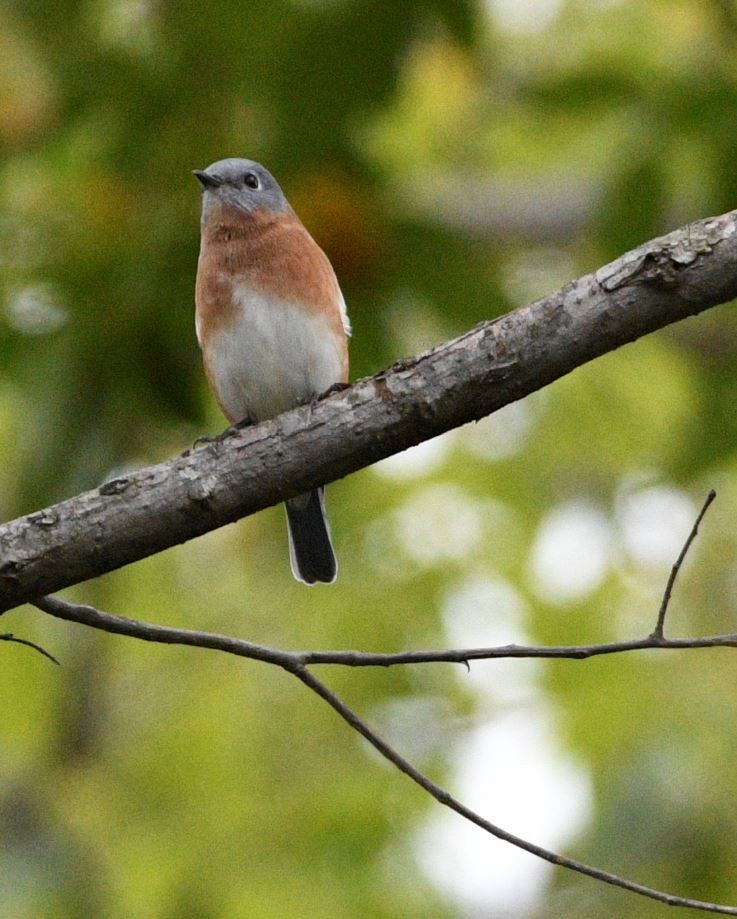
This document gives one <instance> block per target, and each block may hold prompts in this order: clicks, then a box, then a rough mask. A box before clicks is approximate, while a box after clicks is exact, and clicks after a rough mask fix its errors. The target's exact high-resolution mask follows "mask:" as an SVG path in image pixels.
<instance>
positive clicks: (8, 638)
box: [0, 632, 61, 667]
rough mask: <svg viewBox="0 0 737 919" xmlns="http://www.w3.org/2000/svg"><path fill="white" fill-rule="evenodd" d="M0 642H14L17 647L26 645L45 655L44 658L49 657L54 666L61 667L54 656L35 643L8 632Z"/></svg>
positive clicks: (0, 638)
mask: <svg viewBox="0 0 737 919" xmlns="http://www.w3.org/2000/svg"><path fill="white" fill-rule="evenodd" d="M0 641H12V642H13V643H14V644H16V645H25V646H26V647H27V648H33V650H34V651H38V653H39V654H43V656H44V657H47V658H48V659H49V660H50V661H51V662H52V663H53V664H56V665H57V667H60V666H61V664H60V663H59V661H58V660H57V659H56V658H55V657H54V655H53V654H49V652H48V651H46V650H45V649H44V648H42V647H41V645H37V644H36V643H35V642H34V641H29V640H28V639H27V638H17V637H16V636H15V635H12V634H11V633H10V632H8V633H6V634H4V635H0Z"/></svg>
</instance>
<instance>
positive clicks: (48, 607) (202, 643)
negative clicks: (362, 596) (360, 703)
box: [33, 597, 737, 667]
mask: <svg viewBox="0 0 737 919" xmlns="http://www.w3.org/2000/svg"><path fill="white" fill-rule="evenodd" d="M33 605H34V606H36V607H37V608H38V609H40V610H42V611H43V612H45V613H48V614H49V615H51V616H54V617H56V618H57V619H65V620H66V621H68V622H78V623H80V624H81V625H86V626H89V627H91V628H93V629H100V630H101V631H103V632H112V633H114V634H117V635H127V636H129V637H130V638H138V639H141V640H142V641H150V642H157V643H159V644H167V645H188V646H190V647H195V648H207V649H210V650H212V651H223V652H224V653H226V654H234V655H236V656H237V657H245V658H248V659H250V660H257V661H264V662H265V663H267V664H277V665H278V666H280V667H295V666H307V665H310V666H311V665H313V664H334V665H337V666H343V667H394V666H399V665H407V664H443V663H445V664H464V665H465V664H468V662H469V661H481V660H498V659H500V658H510V657H513V658H527V657H535V658H552V659H558V660H561V659H562V660H587V659H588V658H590V657H599V656H602V655H607V654H622V653H625V652H627V651H646V650H658V651H667V650H671V651H677V650H684V649H688V648H737V633H729V634H725V635H706V636H702V637H700V638H658V637H657V636H655V635H648V636H647V637H645V638H634V639H631V640H629V641H613V642H607V643H605V644H599V645H596V644H594V645H547V646H546V645H499V646H496V647H491V648H455V649H453V648H451V649H448V650H441V651H435V650H429V651H422V650H419V651H400V652H397V653H395V654H378V653H373V652H370V651H284V650H282V649H280V648H272V647H269V646H268V645H259V644H255V643H254V642H251V641H245V640H244V639H242V638H233V637H231V636H230V635H221V634H218V633H217V632H202V631H198V630H195V629H177V628H172V627H171V626H165V625H153V624H152V623H150V622H142V621H140V620H137V619H126V618H125V617H124V616H116V615H114V614H112V613H107V612H103V611H102V610H98V609H95V608H94V607H92V606H85V605H82V604H79V603H70V602H69V601H68V600H62V599H61V598H60V597H40V598H38V599H37V600H36V601H35V602H34V603H33Z"/></svg>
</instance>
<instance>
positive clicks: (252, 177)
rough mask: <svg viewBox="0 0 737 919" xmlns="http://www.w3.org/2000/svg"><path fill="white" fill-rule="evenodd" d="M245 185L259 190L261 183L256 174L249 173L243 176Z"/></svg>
mask: <svg viewBox="0 0 737 919" xmlns="http://www.w3.org/2000/svg"><path fill="white" fill-rule="evenodd" d="M243 184H244V185H247V186H248V187H249V188H258V187H259V185H260V182H259V180H258V176H257V175H256V173H255V172H247V173H246V174H245V175H244V176H243Z"/></svg>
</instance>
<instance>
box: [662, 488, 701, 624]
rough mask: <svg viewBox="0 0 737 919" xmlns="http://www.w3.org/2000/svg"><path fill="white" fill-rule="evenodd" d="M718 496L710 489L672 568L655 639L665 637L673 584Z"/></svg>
mask: <svg viewBox="0 0 737 919" xmlns="http://www.w3.org/2000/svg"><path fill="white" fill-rule="evenodd" d="M716 496H717V493H716V492H715V491H714V489H713V488H712V489H711V490H710V491H709V494H708V495H707V496H706V500H705V501H704V505H703V507H702V508H701V510H700V511H699V515H698V517H697V518H696V520H695V521H694V525H693V526H692V527H691V532H690V533H689V534H688V538H687V539H686V542H685V543H684V544H683V548H682V549H681V552H680V555H679V556H678V558H677V559H676V561H675V564H674V565H673V568H672V569H671V572H670V577H669V578H668V583H667V584H666V585H665V593H664V594H663V601H662V603H661V604H660V610H659V611H658V621H657V623H656V624H655V628H654V629H653V633H652V635H651V636H650V637H651V638H654V639H660V638H663V629H664V627H665V616H666V613H667V612H668V606H669V605H670V598H671V594H672V593H673V585H674V584H675V583H676V578H677V577H678V572H679V571H680V570H681V565H682V564H683V562H684V560H685V558H686V555H688V550H689V549H690V548H691V543H692V542H693V541H694V539H696V535H697V534H698V532H699V524H700V523H701V521H702V520H703V519H704V515H705V514H706V512H707V511H708V510H709V507H710V505H711V503H712V501H713V500H714V498H716Z"/></svg>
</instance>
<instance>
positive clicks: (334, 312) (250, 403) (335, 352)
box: [194, 159, 351, 584]
mask: <svg viewBox="0 0 737 919" xmlns="http://www.w3.org/2000/svg"><path fill="white" fill-rule="evenodd" d="M194 175H195V176H196V177H197V178H198V179H199V181H200V184H201V185H202V192H203V194H202V226H201V231H202V237H201V244H200V257H199V262H198V265H197V287H196V293H195V300H196V304H197V312H196V323H195V324H196V329H197V340H198V341H199V343H200V347H201V349H202V356H203V361H204V365H205V374H206V375H207V380H208V382H209V384H210V387H211V389H212V391H213V393H214V395H215V398H216V399H217V401H218V404H219V405H220V408H221V409H222V410H223V413H224V414H225V416H226V417H227V418H228V420H229V421H230V422H231V423H236V422H243V421H245V422H246V423H251V422H253V423H255V422H259V421H264V420H265V419H267V418H273V417H274V416H275V415H278V414H279V413H280V412H284V411H286V410H287V409H290V408H294V407H295V406H297V405H302V404H304V403H306V402H310V401H311V400H313V399H314V398H315V397H316V396H319V395H321V394H322V393H324V392H326V391H327V390H328V389H330V388H331V387H333V386H335V385H336V384H345V383H347V381H348V338H349V336H350V333H351V328H350V323H349V321H348V315H347V313H346V308H345V301H344V300H343V295H342V294H341V292H340V288H339V287H338V281H337V279H336V277H335V272H334V271H333V268H332V266H331V264H330V262H329V261H328V258H327V256H326V255H325V253H324V252H323V251H322V249H321V248H320V247H319V246H318V245H317V243H316V242H315V240H314V239H313V238H312V237H311V236H310V234H309V233H308V232H307V230H306V229H305V228H304V226H303V225H302V223H301V222H300V219H299V217H297V215H296V214H295V213H294V211H293V210H292V208H291V207H290V206H289V203H288V201H287V199H286V198H285V197H284V193H283V192H282V190H281V188H280V187H279V185H278V184H277V182H276V180H275V179H274V177H273V176H272V175H271V173H270V172H268V170H266V169H264V167H263V166H261V165H260V164H259V163H255V162H253V161H252V160H242V159H226V160H219V161H218V162H217V163H213V164H212V165H211V166H208V167H207V169H205V170H199V169H197V170H195V171H194ZM286 510H287V524H288V530H289V558H290V561H291V565H292V573H293V574H294V576H295V578H297V580H299V581H303V582H304V583H305V584H314V583H315V582H316V581H322V582H324V583H327V584H330V583H332V582H333V581H334V580H335V576H336V574H337V570H338V568H337V563H336V561H335V554H334V552H333V547H332V544H331V541H330V529H329V527H328V522H327V518H326V516H325V504H324V497H323V489H322V488H316V489H314V490H313V491H311V492H309V493H308V494H304V495H299V496H298V497H296V498H291V499H290V500H289V501H287V502H286Z"/></svg>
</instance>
